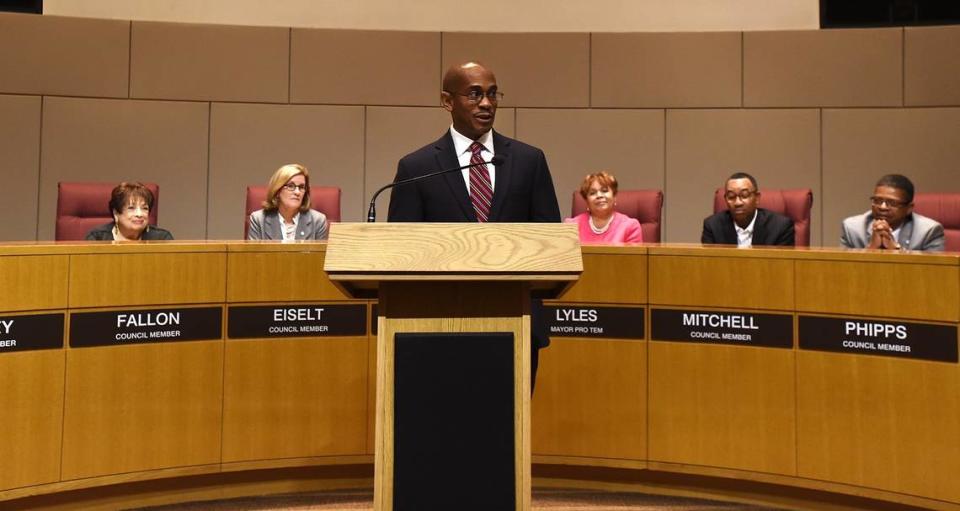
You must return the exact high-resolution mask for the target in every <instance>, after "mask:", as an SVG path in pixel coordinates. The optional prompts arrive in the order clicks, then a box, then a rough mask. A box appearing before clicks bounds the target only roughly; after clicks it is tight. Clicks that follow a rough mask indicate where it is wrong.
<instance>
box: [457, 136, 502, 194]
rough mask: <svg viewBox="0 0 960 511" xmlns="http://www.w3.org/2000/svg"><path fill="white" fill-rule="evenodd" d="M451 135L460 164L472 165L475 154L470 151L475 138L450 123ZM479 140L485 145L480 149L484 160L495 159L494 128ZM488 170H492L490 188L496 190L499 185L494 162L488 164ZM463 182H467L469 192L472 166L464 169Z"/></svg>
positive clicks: (468, 191)
mask: <svg viewBox="0 0 960 511" xmlns="http://www.w3.org/2000/svg"><path fill="white" fill-rule="evenodd" d="M450 135H451V136H452V137H453V148H454V150H456V151H457V160H459V161H460V166H461V167H462V166H464V165H470V157H471V156H473V153H472V152H471V151H470V146H471V145H473V140H471V139H470V138H468V137H465V136H464V135H462V134H461V133H460V132H459V131H457V130H456V128H454V127H453V125H450ZM477 142H479V143H480V145H482V146H483V149H482V150H481V151H480V157H481V158H483V161H490V160H491V159H493V130H490V131H488V132H486V133H484V134H483V136H481V137H480V138H479V139H477ZM487 170H489V171H490V190H496V185H497V178H496V175H497V172H496V170H497V169H496V167H495V166H494V165H493V164H492V163H488V164H487ZM462 174H463V182H464V183H466V184H467V193H468V194H469V193H470V168H469V167H467V168H465V169H463V171H462Z"/></svg>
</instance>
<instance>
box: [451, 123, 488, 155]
mask: <svg viewBox="0 0 960 511" xmlns="http://www.w3.org/2000/svg"><path fill="white" fill-rule="evenodd" d="M450 136H452V137H453V147H454V149H455V150H456V151H457V154H458V155H460V154H463V153H467V152H470V146H471V145H472V144H473V142H474V140H472V139H471V138H470V137H467V136H465V135H463V134H462V133H460V132H459V131H457V129H456V128H454V127H453V125H452V124H451V125H450ZM476 142H479V143H480V145H482V146H483V148H484V150H486V151H487V152H489V153H490V154H494V153H493V130H492V129H491V130H488V131H487V132H486V133H484V134H483V135H481V136H480V138H478V139H477V140H476Z"/></svg>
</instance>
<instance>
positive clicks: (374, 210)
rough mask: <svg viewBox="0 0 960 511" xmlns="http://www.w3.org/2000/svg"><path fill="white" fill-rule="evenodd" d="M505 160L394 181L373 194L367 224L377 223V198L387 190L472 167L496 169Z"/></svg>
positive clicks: (494, 158)
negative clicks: (487, 166)
mask: <svg viewBox="0 0 960 511" xmlns="http://www.w3.org/2000/svg"><path fill="white" fill-rule="evenodd" d="M504 160H506V158H504V157H503V156H500V155H496V156H494V157H493V158H491V159H490V161H483V162H480V163H469V164H467V165H463V166H461V167H453V168H449V169H443V170H438V171H436V172H431V173H429V174H424V175H422V176H416V177H411V178H408V179H401V180H400V181H394V182H392V183H390V184H388V185H386V186H384V187H382V188H380V189H379V190H377V193H374V194H373V198H372V199H370V208H369V209H367V222H368V223H373V222H376V221H377V197H379V196H380V193H381V192H383V191H384V190H387V189H389V188H393V187H394V186H399V185H406V184H410V183H416V182H417V181H420V180H421V179H427V178H428V177H434V176H439V175H441V174H446V173H448V172H456V171H458V170H463V169H469V168H470V167H476V166H477V165H487V164H488V163H492V164H493V165H494V166H495V167H499V166H500V165H503V162H504Z"/></svg>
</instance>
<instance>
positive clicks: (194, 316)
mask: <svg viewBox="0 0 960 511" xmlns="http://www.w3.org/2000/svg"><path fill="white" fill-rule="evenodd" d="M222 322H223V308H221V307H198V308H189V309H184V308H177V309H150V310H123V311H110V312H73V313H71V314H70V346H71V347H74V348H86V347H91V346H121V345H125V344H152V343H158V342H179V341H207V340H219V339H222V338H223V335H222V329H221V325H222Z"/></svg>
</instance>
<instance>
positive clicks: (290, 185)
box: [280, 183, 307, 193]
mask: <svg viewBox="0 0 960 511" xmlns="http://www.w3.org/2000/svg"><path fill="white" fill-rule="evenodd" d="M280 188H283V189H284V190H286V191H288V192H290V193H293V192H295V191H297V190H299V191H300V192H305V191H307V185H306V184H302V185H298V184H296V183H284V185H283V186H281V187H280Z"/></svg>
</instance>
